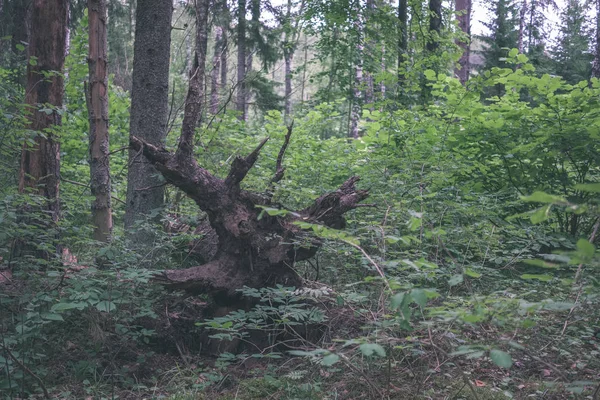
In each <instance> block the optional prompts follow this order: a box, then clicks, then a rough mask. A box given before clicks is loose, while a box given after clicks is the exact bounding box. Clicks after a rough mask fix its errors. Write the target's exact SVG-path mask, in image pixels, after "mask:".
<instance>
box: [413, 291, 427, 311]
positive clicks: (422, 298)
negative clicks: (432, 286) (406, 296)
mask: <svg viewBox="0 0 600 400" xmlns="http://www.w3.org/2000/svg"><path fill="white" fill-rule="evenodd" d="M410 296H411V297H412V299H413V301H414V302H415V303H417V304H418V305H419V307H421V308H423V307H425V305H427V294H426V293H425V291H424V290H423V289H413V290H412V291H411V292H410Z"/></svg>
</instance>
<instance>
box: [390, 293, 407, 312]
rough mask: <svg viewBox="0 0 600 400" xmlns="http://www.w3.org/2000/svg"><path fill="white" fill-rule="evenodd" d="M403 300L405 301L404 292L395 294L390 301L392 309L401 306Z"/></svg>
mask: <svg viewBox="0 0 600 400" xmlns="http://www.w3.org/2000/svg"><path fill="white" fill-rule="evenodd" d="M402 302H404V293H396V294H395V295H394V296H392V300H391V301H390V304H391V306H392V310H397V309H398V308H400V306H401V305H402Z"/></svg>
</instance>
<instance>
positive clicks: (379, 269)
mask: <svg viewBox="0 0 600 400" xmlns="http://www.w3.org/2000/svg"><path fill="white" fill-rule="evenodd" d="M342 241H343V242H344V243H346V244H349V245H350V246H352V247H354V248H355V249H357V250H358V251H360V252H361V253H362V254H363V256H365V258H366V259H367V260H369V262H370V263H371V264H373V266H374V267H375V269H376V270H377V273H378V274H379V276H381V279H383V283H385V286H386V287H387V289H388V290H389V291H390V292H391V291H392V288H391V287H390V284H389V283H388V281H387V279H386V277H385V274H384V273H383V270H382V269H381V267H380V266H379V265H378V264H377V263H376V262H375V260H373V259H372V258H371V256H369V254H367V252H366V251H365V250H364V249H363V248H362V247H360V246H359V245H357V244H354V243H352V242H350V241H348V240H344V239H342Z"/></svg>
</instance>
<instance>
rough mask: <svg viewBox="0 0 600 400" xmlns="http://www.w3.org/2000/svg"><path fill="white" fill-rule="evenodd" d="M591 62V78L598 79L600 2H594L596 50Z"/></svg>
mask: <svg viewBox="0 0 600 400" xmlns="http://www.w3.org/2000/svg"><path fill="white" fill-rule="evenodd" d="M594 50H595V51H594V61H593V62H592V77H594V78H600V0H596V48H595V49H594Z"/></svg>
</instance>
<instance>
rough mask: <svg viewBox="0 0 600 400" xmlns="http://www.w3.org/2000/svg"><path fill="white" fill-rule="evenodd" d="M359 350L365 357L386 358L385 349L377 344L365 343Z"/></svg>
mask: <svg viewBox="0 0 600 400" xmlns="http://www.w3.org/2000/svg"><path fill="white" fill-rule="evenodd" d="M359 348H360V351H361V352H362V353H363V355H365V356H367V357H369V356H372V355H373V354H376V355H378V356H379V357H385V349H384V348H383V347H382V346H381V345H379V344H377V343H363V344H361V345H360V347H359Z"/></svg>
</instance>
